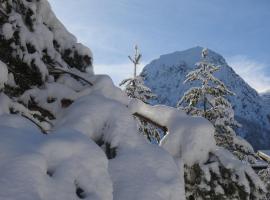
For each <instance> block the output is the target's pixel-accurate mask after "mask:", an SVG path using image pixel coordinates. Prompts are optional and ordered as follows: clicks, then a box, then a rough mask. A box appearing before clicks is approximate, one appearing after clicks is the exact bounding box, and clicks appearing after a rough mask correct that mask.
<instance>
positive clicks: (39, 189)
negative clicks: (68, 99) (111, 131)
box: [0, 118, 112, 200]
mask: <svg viewBox="0 0 270 200" xmlns="http://www.w3.org/2000/svg"><path fill="white" fill-rule="evenodd" d="M21 120H23V119H19V118H15V119H13V122H14V123H16V122H18V123H20V124H21ZM23 123H24V124H26V126H30V125H28V124H27V123H26V122H25V121H24V122H23ZM28 123H29V122H28ZM71 147H72V148H71ZM0 151H1V152H5V153H4V154H3V153H2V154H0V185H1V189H0V199H13V200H16V199H18V200H30V199H50V200H54V199H55V200H59V199H70V200H74V199H77V198H78V197H77V196H76V193H75V191H76V184H78V186H80V187H81V188H82V189H83V190H84V192H85V196H86V198H85V199H91V200H92V199H96V200H101V199H104V200H105V199H106V200H107V199H112V182H111V181H110V176H109V174H108V170H107V168H108V162H107V159H106V157H105V154H104V153H103V151H102V150H101V149H100V148H99V147H98V146H97V145H96V144H95V143H94V142H92V141H88V140H87V138H86V137H84V136H83V135H82V134H80V133H78V132H76V131H72V130H61V131H58V132H57V133H53V134H51V135H49V136H44V135H42V134H41V133H39V132H37V131H36V130H35V129H24V128H22V127H21V128H20V129H15V128H11V127H7V126H3V125H1V141H0ZM78 169H79V170H78ZM86 174H87V176H86Z"/></svg>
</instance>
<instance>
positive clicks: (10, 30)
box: [2, 23, 14, 40]
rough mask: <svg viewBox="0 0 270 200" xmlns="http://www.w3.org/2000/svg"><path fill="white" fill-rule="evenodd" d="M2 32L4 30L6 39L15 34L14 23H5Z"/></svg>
mask: <svg viewBox="0 0 270 200" xmlns="http://www.w3.org/2000/svg"><path fill="white" fill-rule="evenodd" d="M2 32H3V35H4V36H5V39H6V40H9V39H11V38H12V36H13V34H14V30H13V27H12V25H11V24H10V23H5V24H4V25H3V26H2Z"/></svg>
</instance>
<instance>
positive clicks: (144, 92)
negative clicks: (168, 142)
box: [119, 45, 161, 142]
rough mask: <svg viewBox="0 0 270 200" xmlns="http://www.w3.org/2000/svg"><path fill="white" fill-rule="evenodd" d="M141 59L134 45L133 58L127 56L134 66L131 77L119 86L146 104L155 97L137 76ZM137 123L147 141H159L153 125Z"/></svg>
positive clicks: (130, 95) (156, 130) (141, 78)
mask: <svg viewBox="0 0 270 200" xmlns="http://www.w3.org/2000/svg"><path fill="white" fill-rule="evenodd" d="M141 57H142V54H141V53H140V52H139V48H138V46H137V45H136V46H135V54H134V56H133V57H131V56H128V58H129V59H130V61H131V62H132V63H133V65H134V73H133V77H132V78H128V79H124V80H123V81H122V82H121V83H120V84H119V85H120V86H124V91H125V93H126V94H127V96H128V97H130V98H135V99H139V100H141V101H142V102H144V103H148V101H149V100H151V99H153V98H155V97H156V95H155V94H153V93H152V91H151V89H150V88H148V87H147V86H145V85H144V81H143V77H141V76H138V75H137V68H138V65H139V64H140V60H141ZM137 121H138V123H139V131H140V132H141V133H142V134H143V135H145V136H146V137H147V138H148V140H149V141H153V142H159V141H160V139H161V138H160V133H159V131H158V129H157V128H156V127H155V126H154V125H153V124H151V123H149V122H147V121H146V120H144V119H140V118H138V119H137Z"/></svg>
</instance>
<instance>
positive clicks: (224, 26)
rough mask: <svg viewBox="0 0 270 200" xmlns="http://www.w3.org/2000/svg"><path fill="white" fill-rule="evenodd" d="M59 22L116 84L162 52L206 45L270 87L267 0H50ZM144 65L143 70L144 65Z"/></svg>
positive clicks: (260, 88)
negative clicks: (136, 59)
mask: <svg viewBox="0 0 270 200" xmlns="http://www.w3.org/2000/svg"><path fill="white" fill-rule="evenodd" d="M49 2H50V3H51V5H52V8H53V10H54V11H55V13H56V15H57V16H58V18H59V19H60V20H61V21H62V22H63V23H64V25H65V26H66V27H67V28H68V30H69V31H71V32H72V33H73V34H74V35H75V36H76V37H77V38H78V40H79V41H80V42H82V43H84V44H85V45H87V46H88V47H90V49H91V50H92V51H93V54H94V64H95V72H96V73H106V74H109V75H111V76H112V78H113V79H114V81H115V82H116V83H117V82H119V80H121V79H123V78H125V77H127V76H130V75H131V74H132V67H131V66H130V64H129V61H128V59H127V55H129V54H132V52H133V49H132V48H133V46H134V44H138V45H139V47H140V49H141V51H142V54H143V64H146V63H148V62H149V61H151V60H152V59H154V58H157V57H159V56H160V55H162V54H166V53H170V52H174V51H178V50H184V49H187V48H191V47H194V46H198V45H199V46H203V47H208V48H210V49H212V50H214V51H216V52H217V53H220V54H221V55H223V56H224V57H225V58H226V60H227V62H228V63H229V64H230V65H231V66H232V67H233V68H234V69H235V71H236V72H237V73H239V74H240V75H241V76H242V77H243V78H244V79H245V80H246V81H247V82H248V83H249V84H250V85H251V86H253V87H254V88H256V89H257V90H258V91H264V90H266V89H270V11H269V10H270V1H269V0H115V1H113V0H64V1H63V0H49ZM143 64H142V66H143Z"/></svg>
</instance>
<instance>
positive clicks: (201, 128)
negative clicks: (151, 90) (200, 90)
mask: <svg viewBox="0 0 270 200" xmlns="http://www.w3.org/2000/svg"><path fill="white" fill-rule="evenodd" d="M129 108H130V109H131V112H132V113H137V114H141V115H143V116H145V117H147V118H150V119H152V120H153V121H155V122H157V123H158V124H160V125H161V126H164V127H167V128H168V134H167V135H166V136H165V137H164V138H163V139H162V141H161V146H162V147H163V148H164V149H166V150H167V151H168V152H169V153H170V154H171V155H172V156H173V157H174V158H181V159H182V161H183V162H184V163H185V164H186V165H188V166H192V165H194V164H195V163H204V162H206V160H207V159H208V157H209V152H211V151H213V150H214V149H215V148H216V145H215V140H214V128H213V126H212V125H211V124H210V123H209V122H208V121H207V120H205V119H204V118H201V117H190V116H187V115H186V114H185V113H184V112H183V111H180V110H176V109H174V108H171V107H167V106H161V105H156V106H153V107H152V106H150V105H147V104H144V103H142V102H140V101H139V100H133V101H132V102H131V103H130V105H129Z"/></svg>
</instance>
